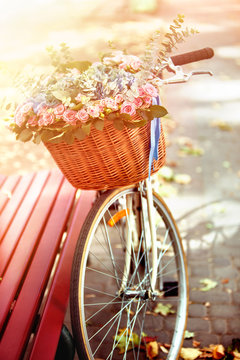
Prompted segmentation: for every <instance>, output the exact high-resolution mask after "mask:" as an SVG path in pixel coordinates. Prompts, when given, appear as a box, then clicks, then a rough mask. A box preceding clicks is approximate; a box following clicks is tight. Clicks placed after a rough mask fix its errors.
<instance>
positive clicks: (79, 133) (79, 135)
mask: <svg viewBox="0 0 240 360" xmlns="http://www.w3.org/2000/svg"><path fill="white" fill-rule="evenodd" d="M74 136H75V137H76V138H77V139H78V140H83V139H85V137H86V136H87V134H86V133H85V131H84V130H83V129H82V128H78V129H76V130H75V131H74Z"/></svg>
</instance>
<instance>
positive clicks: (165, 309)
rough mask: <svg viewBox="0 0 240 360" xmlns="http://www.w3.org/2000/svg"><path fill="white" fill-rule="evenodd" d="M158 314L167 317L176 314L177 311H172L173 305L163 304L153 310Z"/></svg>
mask: <svg viewBox="0 0 240 360" xmlns="http://www.w3.org/2000/svg"><path fill="white" fill-rule="evenodd" d="M153 311H154V312H155V313H156V314H161V315H163V316H167V315H169V314H174V313H175V310H173V309H172V305H171V304H166V305H164V304H162V303H158V304H157V306H156V307H155V309H154V310H153Z"/></svg>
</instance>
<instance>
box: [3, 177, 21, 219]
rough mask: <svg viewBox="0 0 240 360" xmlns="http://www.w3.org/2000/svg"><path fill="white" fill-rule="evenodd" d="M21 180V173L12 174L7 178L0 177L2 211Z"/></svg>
mask: <svg viewBox="0 0 240 360" xmlns="http://www.w3.org/2000/svg"><path fill="white" fill-rule="evenodd" d="M1 180H2V181H1ZM19 180H20V175H15V176H10V177H8V178H7V179H6V180H5V179H4V178H2V177H1V178H0V184H1V185H0V186H1V189H0V213H1V212H2V211H3V209H4V207H5V205H6V204H7V203H8V201H9V199H10V196H11V193H12V191H13V190H14V189H15V187H16V186H17V184H18V182H19Z"/></svg>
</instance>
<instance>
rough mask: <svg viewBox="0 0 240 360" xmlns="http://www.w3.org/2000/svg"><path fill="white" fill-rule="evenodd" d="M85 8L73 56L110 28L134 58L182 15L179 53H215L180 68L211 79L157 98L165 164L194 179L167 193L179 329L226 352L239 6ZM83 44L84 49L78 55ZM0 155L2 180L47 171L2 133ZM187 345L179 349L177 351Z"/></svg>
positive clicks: (239, 268)
mask: <svg viewBox="0 0 240 360" xmlns="http://www.w3.org/2000/svg"><path fill="white" fill-rule="evenodd" d="M61 3H62V4H63V2H61ZM83 4H85V2H83ZM90 4H91V6H87V5H86V4H85V8H84V7H83V8H82V9H81V10H82V11H79V13H78V16H76V15H75V16H76V18H75V22H74V26H75V28H76V31H78V35H79V34H82V35H81V41H80V48H81V51H82V52H81V56H83V53H84V55H87V56H88V55H89V56H92V55H93V54H94V52H95V51H98V50H100V47H101V46H102V43H101V42H100V41H99V37H100V36H105V35H106V34H108V33H109V29H110V28H112V33H113V34H114V36H116V37H117V36H118V35H119V34H121V39H120V43H121V44H123V45H124V46H127V47H128V48H130V49H131V50H133V51H135V52H136V53H137V52H138V51H139V50H140V49H141V46H142V42H141V41H139V42H138V43H137V44H135V43H134V41H135V39H137V36H138V35H139V36H140V38H141V39H144V37H146V33H151V31H152V30H153V29H156V28H157V23H160V24H161V25H162V24H165V23H166V24H168V23H170V22H171V21H172V19H173V18H174V17H175V16H176V14H177V13H184V14H185V16H186V23H188V22H190V23H191V24H194V25H195V26H196V27H197V28H199V30H200V34H199V35H197V36H196V37H194V38H191V39H189V41H187V42H186V43H185V44H183V45H181V46H180V47H179V52H183V51H190V50H191V49H197V48H201V47H205V46H210V47H213V48H214V50H215V54H216V55H215V57H214V59H212V60H210V61H209V60H208V61H204V62H201V63H199V64H198V65H196V64H193V65H188V66H187V67H186V70H193V69H196V68H201V69H205V68H207V69H209V70H212V71H213V73H214V77H207V76H201V77H196V78H194V79H192V80H191V81H190V82H189V83H187V84H183V85H172V86H171V87H170V86H169V87H168V88H166V90H165V92H164V99H163V100H164V104H165V105H166V107H167V108H168V111H169V113H170V114H171V116H172V118H173V119H174V120H175V121H176V127H175V129H174V131H173V132H172V133H171V134H170V136H169V142H170V145H171V146H169V148H168V156H167V158H168V164H172V165H173V164H175V167H174V171H175V172H177V173H182V174H188V175H190V176H191V179H192V181H191V183H190V184H188V185H180V184H173V185H172V186H174V188H175V190H176V191H177V196H170V197H168V198H166V202H167V204H168V206H169V208H170V209H171V210H172V212H173V215H174V216H175V218H176V219H177V223H178V226H179V228H180V231H181V234H182V237H183V242H184V247H185V250H186V255H187V261H188V268H189V285H190V305H189V320H188V325H187V329H188V330H189V331H193V332H194V333H195V337H194V338H195V339H196V340H198V341H200V342H201V345H209V344H211V343H222V344H223V345H228V344H230V343H231V339H232V338H236V337H240V320H239V319H240V261H239V258H240V245H239V244H240V243H239V237H240V219H239V214H240V202H239V200H240V192H239V190H240V161H239V151H240V145H239V136H240V105H239V100H240V75H239V74H240V72H239V66H240V25H239V17H240V3H239V1H237V0H229V1H228V2H226V1H223V0H213V1H211V2H209V1H207V0H202V1H196V0H194V1H192V0H191V1H190V0H183V1H181V3H180V5H179V2H178V1H177V0H162V1H159V6H158V8H157V10H156V12H155V13H152V14H147V13H139V14H136V13H133V12H131V11H130V8H129V3H128V2H127V1H124V0H119V1H118V2H116V3H115V4H113V2H111V7H109V4H108V2H107V1H106V0H101V1H100V0H98V1H92V2H90ZM82 6H84V5H82ZM70 9H71V7H69V8H68V11H70ZM76 19H78V22H77V21H76ZM79 24H81V26H80V25H79ZM84 39H85V42H84ZM86 39H88V40H89V41H90V43H91V46H90V45H89V46H88V47H86V43H87V40H86ZM183 138H190V139H191V142H192V143H194V144H196V145H197V146H199V147H200V148H202V149H203V151H204V153H203V154H202V155H201V156H188V155H185V156H183V154H180V155H179V139H181V141H186V139H185V140H184V139H183ZM0 151H1V159H0V164H1V172H2V173H5V174H11V173H15V172H23V171H32V170H37V169H40V168H43V167H49V166H51V167H52V166H55V165H54V163H53V161H52V159H51V158H50V156H49V155H48V153H47V151H46V150H45V149H44V147H43V146H38V147H36V146H35V145H32V144H20V143H16V142H15V141H14V138H13V136H12V135H11V134H8V132H6V131H4V130H2V131H1V132H0ZM204 278H208V279H211V280H214V281H217V286H216V287H215V288H214V289H212V290H210V291H206V292H203V291H200V289H199V288H200V286H201V284H200V280H201V279H204ZM67 320H69V316H68V318H67ZM191 342H192V340H186V341H185V345H186V346H187V345H191Z"/></svg>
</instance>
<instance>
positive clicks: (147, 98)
mask: <svg viewBox="0 0 240 360" xmlns="http://www.w3.org/2000/svg"><path fill="white" fill-rule="evenodd" d="M143 102H144V103H143V105H142V107H143V108H145V109H146V108H149V106H151V105H152V97H151V96H144V98H143Z"/></svg>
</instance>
